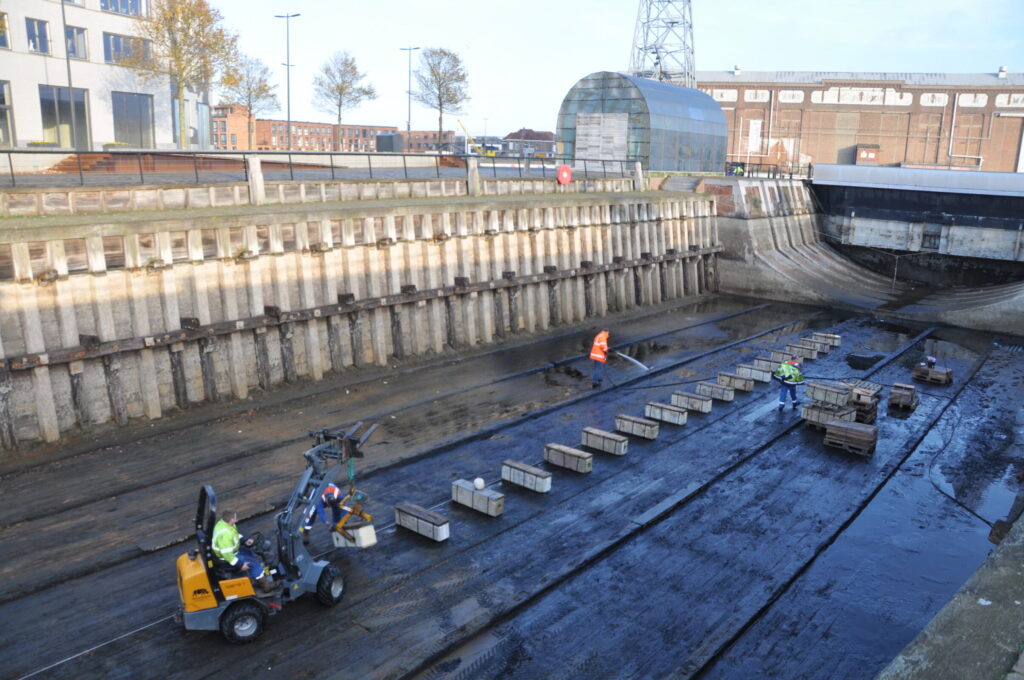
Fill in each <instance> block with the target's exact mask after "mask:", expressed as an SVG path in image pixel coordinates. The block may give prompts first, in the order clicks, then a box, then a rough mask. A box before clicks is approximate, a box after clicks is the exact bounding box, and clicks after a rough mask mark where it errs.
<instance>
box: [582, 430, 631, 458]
mask: <svg viewBox="0 0 1024 680" xmlns="http://www.w3.org/2000/svg"><path fill="white" fill-rule="evenodd" d="M580 444H582V445H583V446H587V447H589V448H592V449H597V450H598V451H604V452H605V453H611V454H613V455H616V456H625V455H626V449H627V448H628V447H629V439H627V438H626V437H623V436H622V435H621V434H615V433H614V432H605V431H604V430H599V429H597V428H596V427H585V428H583V432H582V433H581V435H580Z"/></svg>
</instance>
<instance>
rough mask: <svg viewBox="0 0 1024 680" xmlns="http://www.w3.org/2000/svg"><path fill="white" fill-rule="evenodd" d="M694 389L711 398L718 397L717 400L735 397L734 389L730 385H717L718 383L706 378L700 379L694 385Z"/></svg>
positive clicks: (728, 399)
mask: <svg viewBox="0 0 1024 680" xmlns="http://www.w3.org/2000/svg"><path fill="white" fill-rule="evenodd" d="M694 391H695V392H696V393H697V394H700V395H702V396H705V397H711V398H712V399H718V400H719V401H732V400H733V399H735V398H736V391H735V390H733V388H731V387H726V386H725V385H719V384H718V383H713V382H709V381H707V380H701V381H700V382H699V383H697V385H696V387H694Z"/></svg>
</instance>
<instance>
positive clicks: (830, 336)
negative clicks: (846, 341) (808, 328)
mask: <svg viewBox="0 0 1024 680" xmlns="http://www.w3.org/2000/svg"><path fill="white" fill-rule="evenodd" d="M811 338H812V339H813V340H816V341H818V342H826V343H828V344H829V345H830V346H832V347H839V345H841V344H842V341H843V338H842V336H841V335H836V334H835V333H811Z"/></svg>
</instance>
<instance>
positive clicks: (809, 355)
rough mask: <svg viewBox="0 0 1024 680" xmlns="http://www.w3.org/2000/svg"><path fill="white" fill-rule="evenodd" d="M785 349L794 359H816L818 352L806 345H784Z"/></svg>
mask: <svg viewBox="0 0 1024 680" xmlns="http://www.w3.org/2000/svg"><path fill="white" fill-rule="evenodd" d="M786 349H787V350H788V351H789V353H790V354H792V355H793V356H795V357H799V358H800V359H817V358H818V350H816V349H814V348H813V347H808V346H807V345H786Z"/></svg>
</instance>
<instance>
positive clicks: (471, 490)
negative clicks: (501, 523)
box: [452, 479, 505, 517]
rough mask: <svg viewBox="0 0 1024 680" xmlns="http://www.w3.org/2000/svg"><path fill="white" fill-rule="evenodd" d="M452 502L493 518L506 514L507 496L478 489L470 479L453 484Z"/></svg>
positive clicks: (489, 490) (493, 491)
mask: <svg viewBox="0 0 1024 680" xmlns="http://www.w3.org/2000/svg"><path fill="white" fill-rule="evenodd" d="M452 500H453V501H455V502H456V503H459V504H460V505H465V506H466V507H467V508H473V509H474V510H476V511H477V512H482V513H484V514H485V515H489V516H491V517H497V516H499V515H500V514H501V513H503V512H505V494H503V493H500V492H498V491H495V490H493V489H486V488H485V489H477V488H476V487H475V486H473V482H471V481H469V480H468V479H456V480H455V481H454V482H452Z"/></svg>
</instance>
